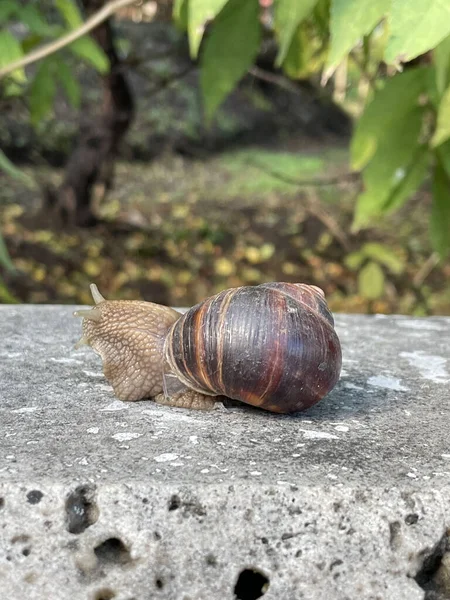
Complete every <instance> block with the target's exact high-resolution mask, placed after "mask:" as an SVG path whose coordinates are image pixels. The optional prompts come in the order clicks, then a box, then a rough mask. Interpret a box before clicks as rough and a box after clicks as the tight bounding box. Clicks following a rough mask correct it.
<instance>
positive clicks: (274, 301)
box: [165, 283, 342, 413]
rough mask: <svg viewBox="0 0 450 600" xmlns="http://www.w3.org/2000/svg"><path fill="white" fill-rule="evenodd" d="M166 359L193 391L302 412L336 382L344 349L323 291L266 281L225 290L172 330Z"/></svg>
mask: <svg viewBox="0 0 450 600" xmlns="http://www.w3.org/2000/svg"><path fill="white" fill-rule="evenodd" d="M165 354H166V360H167V362H168V364H169V366H170V369H171V370H172V372H173V373H174V374H175V375H176V376H177V377H178V378H179V379H180V380H181V381H182V382H183V383H184V384H185V385H187V386H188V387H190V388H192V389H194V390H197V391H199V392H202V393H204V394H210V395H224V396H227V397H229V398H232V399H235V400H240V401H242V402H246V403H248V404H252V405H254V406H257V407H260V408H263V409H265V410H269V411H273V412H281V413H290V412H296V411H300V410H304V409H306V408H308V407H310V406H312V405H313V404H315V403H316V402H318V401H319V400H320V399H321V398H323V397H324V396H325V395H326V394H327V393H328V392H329V391H330V390H331V389H332V388H333V387H334V386H335V384H336V382H337V381H338V379H339V375H340V370H341V361H342V358H341V347H340V343H339V339H338V336H337V334H336V332H335V330H334V320H333V317H332V315H331V313H330V311H329V309H328V306H327V303H326V300H325V297H324V294H323V292H322V290H320V289H319V288H316V287H315V286H309V285H305V284H292V283H268V284H263V285H259V286H246V287H239V288H233V289H229V290H225V291H223V292H220V293H219V294H217V295H215V296H212V297H210V298H208V299H206V300H205V301H203V302H201V303H200V304H197V305H196V306H194V307H192V308H191V309H190V310H189V311H188V312H187V313H185V314H184V315H183V316H182V317H181V318H180V319H179V320H178V321H176V323H175V324H174V325H173V326H172V327H171V329H170V330H169V333H168V336H167V338H166V342H165Z"/></svg>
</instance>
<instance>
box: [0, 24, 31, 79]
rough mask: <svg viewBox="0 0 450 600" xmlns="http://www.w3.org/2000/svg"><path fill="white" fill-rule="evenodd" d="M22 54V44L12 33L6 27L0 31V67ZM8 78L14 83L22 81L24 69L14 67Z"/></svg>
mask: <svg viewBox="0 0 450 600" xmlns="http://www.w3.org/2000/svg"><path fill="white" fill-rule="evenodd" d="M22 56H23V50H22V46H21V45H20V43H19V41H18V40H17V39H16V38H15V37H14V36H13V34H12V33H11V32H10V31H8V30H7V29H4V30H3V31H0V67H6V65H9V64H10V63H12V62H14V61H16V60H18V59H19V58H22ZM9 78H10V79H12V80H13V81H15V82H16V83H24V82H25V81H26V75H25V71H24V69H16V70H15V71H13V72H12V73H11V74H10V75H9Z"/></svg>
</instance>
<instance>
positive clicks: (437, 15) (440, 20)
mask: <svg viewBox="0 0 450 600" xmlns="http://www.w3.org/2000/svg"><path fill="white" fill-rule="evenodd" d="M389 24H390V29H391V37H390V39H389V42H388V45H387V47H386V51H385V54H384V57H385V60H386V62H387V63H397V62H399V61H403V62H406V61H409V60H411V59H413V58H415V57H416V56H419V55H420V54H424V53H425V52H427V51H428V50H430V49H431V48H434V47H435V46H437V45H438V44H439V42H441V41H442V40H443V39H444V38H445V37H447V36H448V35H449V34H450V2H448V0H392V9H391V12H390V16H389Z"/></svg>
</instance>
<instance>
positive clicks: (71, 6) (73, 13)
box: [55, 0, 83, 29]
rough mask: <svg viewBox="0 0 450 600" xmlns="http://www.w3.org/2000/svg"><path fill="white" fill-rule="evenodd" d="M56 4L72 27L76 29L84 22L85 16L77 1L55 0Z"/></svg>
mask: <svg viewBox="0 0 450 600" xmlns="http://www.w3.org/2000/svg"><path fill="white" fill-rule="evenodd" d="M55 4H56V8H57V9H58V10H59V12H60V13H61V15H62V16H63V18H64V20H65V22H66V23H67V25H68V26H69V27H70V29H75V28H76V27H79V26H80V25H81V24H82V23H83V18H82V16H81V14H80V11H79V10H78V6H77V5H76V4H75V2H72V1H71V0H55Z"/></svg>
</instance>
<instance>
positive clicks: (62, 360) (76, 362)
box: [50, 356, 83, 365]
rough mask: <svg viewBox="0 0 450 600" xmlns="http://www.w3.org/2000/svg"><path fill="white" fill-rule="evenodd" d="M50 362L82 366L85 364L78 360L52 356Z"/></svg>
mask: <svg viewBox="0 0 450 600" xmlns="http://www.w3.org/2000/svg"><path fill="white" fill-rule="evenodd" d="M50 360H51V361H52V362H55V363H63V364H68V365H81V364H83V361H81V360H78V359H76V358H54V357H53V356H51V357H50Z"/></svg>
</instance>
